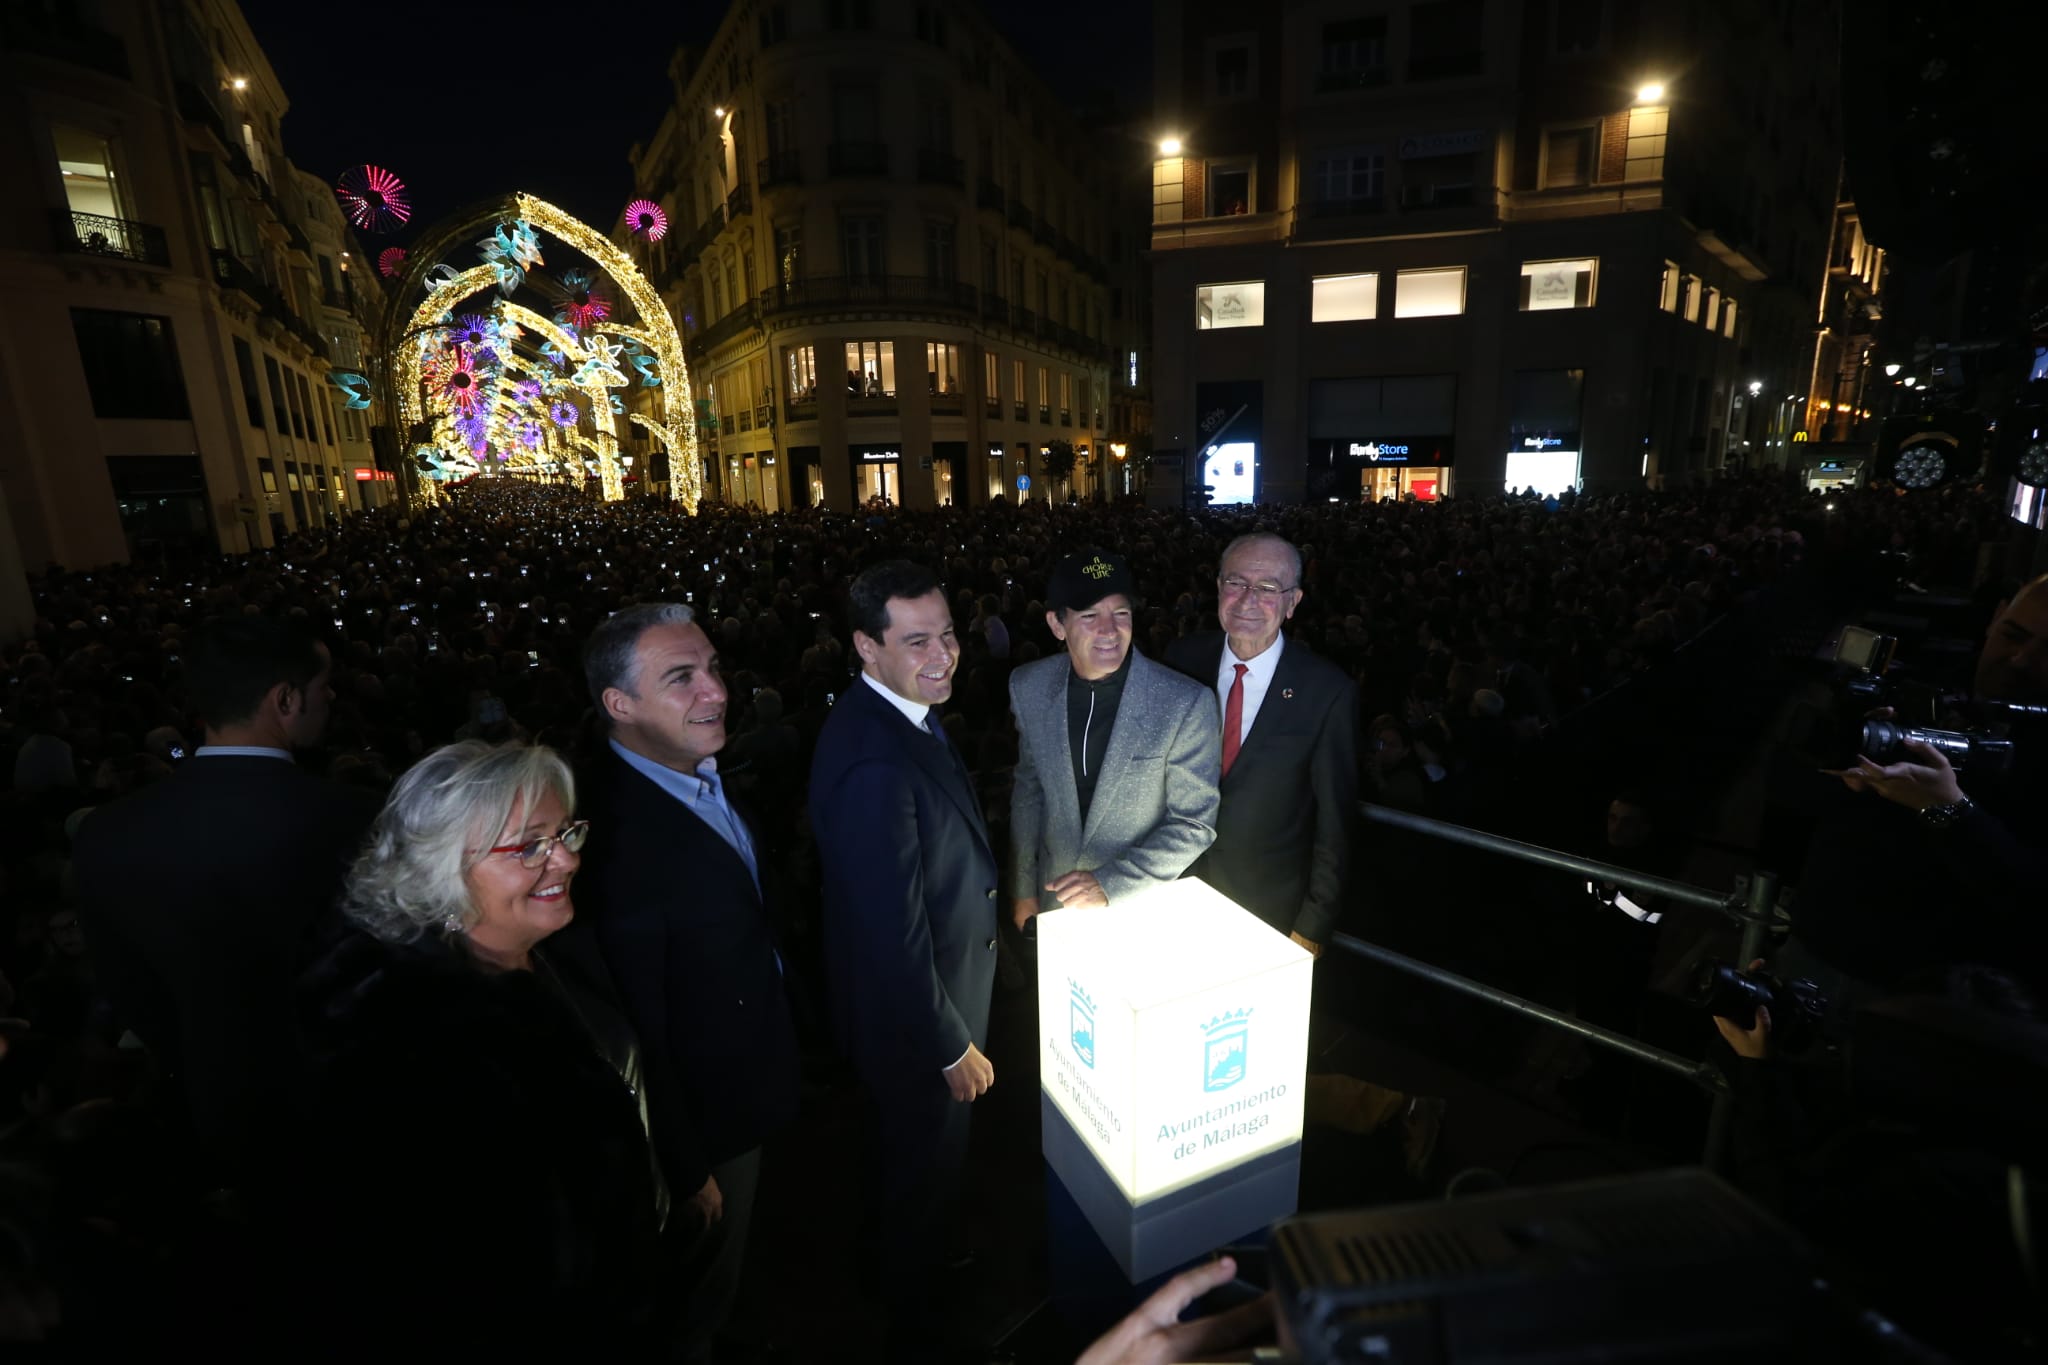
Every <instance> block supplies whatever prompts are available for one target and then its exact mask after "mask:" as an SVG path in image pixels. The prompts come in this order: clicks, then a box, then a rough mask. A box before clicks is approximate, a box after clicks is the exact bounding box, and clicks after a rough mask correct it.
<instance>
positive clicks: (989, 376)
mask: <svg viewBox="0 0 2048 1365" xmlns="http://www.w3.org/2000/svg"><path fill="white" fill-rule="evenodd" d="M981 397H982V401H983V402H985V403H986V404H987V405H988V415H989V416H991V417H995V416H999V415H1001V413H1002V410H1003V395H1002V394H1001V392H999V391H998V390H997V388H996V353H995V352H994V351H984V352H982V356H981Z"/></svg>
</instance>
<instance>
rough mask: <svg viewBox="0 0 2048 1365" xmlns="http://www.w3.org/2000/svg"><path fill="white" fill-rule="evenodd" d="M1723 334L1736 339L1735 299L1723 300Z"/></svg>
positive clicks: (1731, 339) (1730, 338)
mask: <svg viewBox="0 0 2048 1365" xmlns="http://www.w3.org/2000/svg"><path fill="white" fill-rule="evenodd" d="M1721 335H1722V336H1724V337H1727V338H1728V339H1729V340H1730V341H1733V340H1734V339H1735V300H1734V299H1723V300H1721Z"/></svg>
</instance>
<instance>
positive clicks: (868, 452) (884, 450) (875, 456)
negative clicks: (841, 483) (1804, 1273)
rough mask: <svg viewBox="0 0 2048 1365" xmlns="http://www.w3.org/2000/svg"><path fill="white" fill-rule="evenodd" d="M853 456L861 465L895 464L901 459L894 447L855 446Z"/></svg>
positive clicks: (901, 454)
mask: <svg viewBox="0 0 2048 1365" xmlns="http://www.w3.org/2000/svg"><path fill="white" fill-rule="evenodd" d="M853 454H854V458H855V459H857V460H859V461H860V462H861V463H862V464H895V463H896V462H897V461H899V460H901V459H902V458H903V452H902V451H900V450H898V449H897V448H896V447H894V446H855V447H853Z"/></svg>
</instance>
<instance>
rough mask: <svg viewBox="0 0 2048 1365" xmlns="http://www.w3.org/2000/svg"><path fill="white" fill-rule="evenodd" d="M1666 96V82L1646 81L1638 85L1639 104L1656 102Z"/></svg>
mask: <svg viewBox="0 0 2048 1365" xmlns="http://www.w3.org/2000/svg"><path fill="white" fill-rule="evenodd" d="M1663 98H1664V82H1662V81H1645V82H1644V83H1643V84H1641V85H1639V86H1637V87H1636V103H1637V104H1655V103H1657V102H1658V101H1659V100H1661V99H1663Z"/></svg>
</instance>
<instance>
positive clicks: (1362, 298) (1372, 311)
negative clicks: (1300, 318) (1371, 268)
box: [1309, 272, 1380, 322]
mask: <svg viewBox="0 0 2048 1365" xmlns="http://www.w3.org/2000/svg"><path fill="white" fill-rule="evenodd" d="M1379 293H1380V277H1379V276H1378V274H1376V273H1370V272H1368V273H1366V274H1363V275H1318V276H1316V277H1315V280H1314V282H1313V283H1312V284H1311V286H1310V292H1309V321H1311V322H1359V321H1370V320H1371V319H1372V318H1374V317H1376V316H1378V313H1379Z"/></svg>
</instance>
